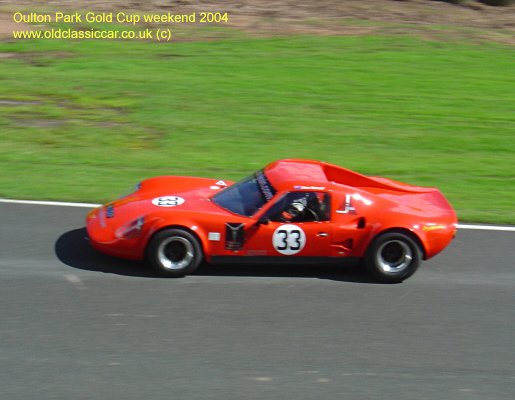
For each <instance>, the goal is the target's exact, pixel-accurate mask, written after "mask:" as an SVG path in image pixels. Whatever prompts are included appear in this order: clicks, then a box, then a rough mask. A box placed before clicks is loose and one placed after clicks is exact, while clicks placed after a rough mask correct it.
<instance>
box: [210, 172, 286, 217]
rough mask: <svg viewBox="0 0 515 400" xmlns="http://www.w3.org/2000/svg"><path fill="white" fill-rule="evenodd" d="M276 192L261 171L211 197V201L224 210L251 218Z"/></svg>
mask: <svg viewBox="0 0 515 400" xmlns="http://www.w3.org/2000/svg"><path fill="white" fill-rule="evenodd" d="M275 193H276V190H275V189H274V187H273V186H272V185H271V184H270V182H269V181H268V179H267V178H266V176H265V174H264V173H263V171H258V172H256V173H254V174H252V175H250V176H247V177H246V178H244V179H242V180H241V181H239V182H236V183H235V184H234V185H231V186H229V187H228V188H226V189H224V190H222V191H221V192H219V193H217V194H215V195H214V196H213V201H214V202H215V204H217V205H218V206H220V207H222V208H225V209H226V210H228V211H230V212H232V213H235V214H238V215H242V216H244V217H251V216H253V215H254V214H255V213H256V211H258V210H259V209H260V208H261V207H263V206H264V205H265V204H266V203H267V202H268V201H269V200H270V199H271V198H272V197H274V195H275Z"/></svg>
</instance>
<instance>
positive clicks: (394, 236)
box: [364, 232, 421, 283]
mask: <svg viewBox="0 0 515 400" xmlns="http://www.w3.org/2000/svg"><path fill="white" fill-rule="evenodd" d="M364 261H365V266H366V268H367V269H368V271H369V272H370V273H371V274H372V275H373V276H374V277H375V278H376V279H378V280H380V281H382V282H387V283H398V282H402V281H403V280H405V279H407V278H409V277H410V276H411V275H413V274H414V273H415V271H416V270H417V269H418V267H419V265H420V261H421V253H420V249H419V247H418V246H417V244H416V243H415V242H414V241H413V240H412V239H411V238H410V237H409V236H407V235H405V234H403V233H399V232H388V233H383V234H381V235H379V236H377V237H376V238H375V239H374V240H373V241H372V243H370V245H369V247H368V249H367V251H366V253H365V259H364Z"/></svg>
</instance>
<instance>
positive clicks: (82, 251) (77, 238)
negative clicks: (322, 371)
mask: <svg viewBox="0 0 515 400" xmlns="http://www.w3.org/2000/svg"><path fill="white" fill-rule="evenodd" d="M55 253H56V255H57V258H58V259H59V260H60V261H61V262H62V263H63V264H66V265H68V266H70V267H72V268H76V269H82V270H87V271H97V272H103V273H106V274H115V275H123V276H134V277H146V278H158V277H160V276H159V275H158V274H157V273H155V272H154V271H153V270H152V269H151V268H150V267H149V266H148V265H147V264H146V263H145V262H143V261H132V260H125V259H121V258H117V257H112V256H109V255H106V254H103V253H101V252H99V251H97V250H95V249H94V248H93V247H92V246H91V245H90V243H89V241H88V239H87V232H86V229H85V228H80V229H74V230H71V231H69V232H66V233H64V234H63V235H61V236H60V237H59V239H57V241H56V243H55ZM193 275H196V276H232V277H263V278H266V277H270V278H318V279H325V280H331V281H339V282H355V283H368V284H381V283H380V282H377V281H375V280H374V279H373V278H371V277H370V276H369V275H368V274H367V273H366V271H365V270H364V269H363V268H362V267H361V266H360V265H359V263H358V262H356V261H351V260H349V261H347V262H340V261H338V263H335V262H327V263H317V264H316V265H310V264H304V265H302V264H301V265H299V264H297V263H295V264H291V263H281V264H263V263H251V264H247V263H246V264H243V263H241V262H240V263H238V262H231V263H227V264H218V263H216V264H207V263H204V264H203V265H201V266H200V267H199V268H198V269H197V270H196V271H195V272H194V274H193ZM163 279H166V278H163Z"/></svg>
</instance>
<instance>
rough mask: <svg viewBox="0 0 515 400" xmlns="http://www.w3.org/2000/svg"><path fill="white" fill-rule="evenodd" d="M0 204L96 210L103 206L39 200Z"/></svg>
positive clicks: (3, 201) (1, 201) (8, 201)
mask: <svg viewBox="0 0 515 400" xmlns="http://www.w3.org/2000/svg"><path fill="white" fill-rule="evenodd" d="M0 203H13V204H32V205H38V206H58V207H83V208H96V207H99V206H101V204H94V203H67V202H63V201H39V200H12V199H0Z"/></svg>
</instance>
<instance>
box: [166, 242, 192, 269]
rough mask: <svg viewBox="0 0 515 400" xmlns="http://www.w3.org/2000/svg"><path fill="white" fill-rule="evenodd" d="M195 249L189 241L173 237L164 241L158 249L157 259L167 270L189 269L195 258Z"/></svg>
mask: <svg viewBox="0 0 515 400" xmlns="http://www.w3.org/2000/svg"><path fill="white" fill-rule="evenodd" d="M194 256H195V249H194V248H193V245H192V244H191V242H190V241H189V240H188V239H185V238H183V237H180V236H172V237H169V238H167V239H165V240H163V241H162V242H161V243H160V244H159V247H158V248H157V259H158V260H159V262H160V263H161V265H162V266H163V267H164V268H166V269H174V270H176V269H182V268H185V267H187V266H188V265H189V264H190V263H191V260H193V257H194Z"/></svg>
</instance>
